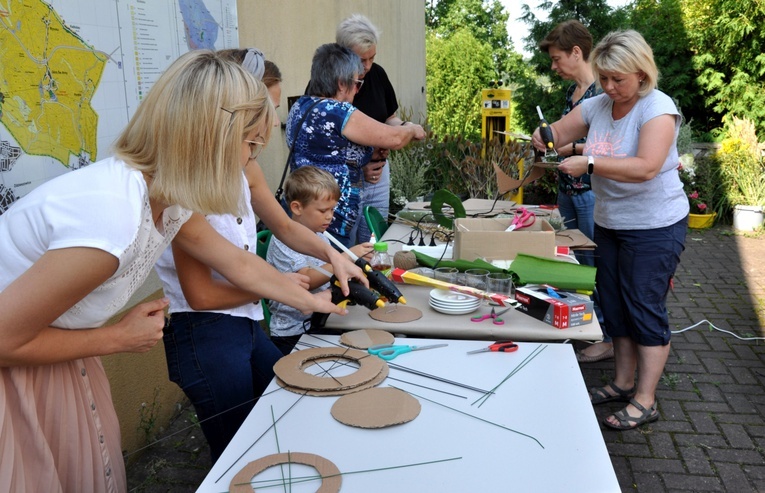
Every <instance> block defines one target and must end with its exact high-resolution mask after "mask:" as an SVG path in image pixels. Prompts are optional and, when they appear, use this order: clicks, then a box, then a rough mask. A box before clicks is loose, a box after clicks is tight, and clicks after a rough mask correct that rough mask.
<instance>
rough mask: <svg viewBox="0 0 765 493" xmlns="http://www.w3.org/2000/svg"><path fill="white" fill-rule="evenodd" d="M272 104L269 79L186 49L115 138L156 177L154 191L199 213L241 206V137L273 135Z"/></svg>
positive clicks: (235, 210)
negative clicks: (267, 83) (252, 133)
mask: <svg viewBox="0 0 765 493" xmlns="http://www.w3.org/2000/svg"><path fill="white" fill-rule="evenodd" d="M274 113H275V110H274V107H273V104H272V103H271V98H269V95H268V90H267V89H266V86H265V85H264V84H263V83H261V82H260V81H258V80H256V79H255V77H253V76H252V75H251V74H249V73H248V72H247V71H246V70H244V69H243V68H242V67H240V66H239V65H237V64H236V63H234V62H230V61H227V60H225V59H223V58H221V57H220V56H219V55H217V54H216V53H215V52H213V51H210V50H195V51H191V52H189V53H186V54H185V55H183V56H181V57H180V58H178V60H176V61H175V62H173V64H172V65H170V67H168V69H167V70H166V71H165V72H164V73H163V74H162V76H161V77H160V78H159V80H157V82H156V83H155V84H154V86H153V87H152V88H151V90H150V91H149V93H148V95H147V96H146V98H145V99H144V100H143V102H142V103H141V104H140V105H139V107H138V110H137V111H136V112H135V115H133V118H131V119H130V122H129V123H128V125H127V127H126V128H125V129H124V130H123V131H122V134H121V135H120V136H119V137H118V138H117V141H116V142H115V145H114V151H115V155H116V156H117V157H119V158H121V159H123V160H124V161H125V162H127V163H128V164H129V165H130V166H133V167H134V168H136V169H138V170H140V171H142V172H143V173H146V174H148V175H149V176H151V177H152V181H151V185H150V187H149V196H150V197H151V198H154V199H156V200H159V201H161V202H164V203H166V204H177V205H180V206H181V207H184V208H186V209H190V210H192V211H194V212H199V213H202V214H239V213H241V212H243V211H241V210H240V209H241V200H240V196H241V191H242V165H241V162H240V161H241V152H242V151H241V150H242V143H243V141H244V139H246V138H247V135H249V134H250V133H251V132H252V131H253V130H257V131H259V134H260V136H261V137H263V138H264V139H265V141H266V142H268V139H269V138H270V137H271V128H272V125H271V122H273V121H274Z"/></svg>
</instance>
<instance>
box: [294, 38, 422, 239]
mask: <svg viewBox="0 0 765 493" xmlns="http://www.w3.org/2000/svg"><path fill="white" fill-rule="evenodd" d="M363 73H364V66H363V65H362V63H361V59H360V58H359V57H358V55H356V54H355V53H354V52H353V51H351V50H350V49H348V48H345V47H342V46H340V45H338V44H336V43H329V44H325V45H322V46H320V47H319V48H318V49H317V50H316V53H315V54H314V57H313V62H312V63H311V82H310V83H309V84H308V90H307V94H306V95H305V96H302V97H301V98H300V99H298V100H297V101H296V102H295V104H294V105H293V106H292V108H291V109H290V113H289V116H288V117H287V145H288V146H292V145H293V142H294V154H293V158H294V159H293V161H292V163H291V165H290V166H291V169H292V170H295V169H297V168H300V167H301V166H308V165H310V166H316V167H319V168H322V169H324V170H326V171H328V172H329V173H331V174H332V176H334V177H335V179H336V180H337V183H338V185H339V186H340V200H339V201H338V204H337V207H336V208H335V215H334V218H333V220H332V224H331V225H330V227H329V229H328V231H329V232H330V233H331V234H332V236H334V237H335V238H337V239H338V240H340V241H341V242H343V243H344V244H345V245H347V246H350V245H351V244H352V240H351V238H350V232H351V228H353V225H354V223H355V222H356V220H357V218H358V215H359V203H360V199H361V194H362V193H363V187H364V173H363V169H362V168H363V167H364V166H365V165H367V164H368V163H369V161H370V159H371V158H372V150H373V147H381V148H383V149H401V148H402V147H404V146H406V145H407V144H408V143H409V142H411V141H412V140H413V139H414V140H422V139H424V138H425V131H424V130H423V128H422V127H421V126H420V125H417V124H414V123H411V122H405V123H404V124H402V125H400V126H398V127H393V126H390V125H385V124H384V123H380V122H378V121H376V120H374V119H372V118H370V117H368V116H367V115H365V114H364V113H362V112H361V111H359V110H357V109H356V108H355V107H354V106H353V104H352V102H353V98H354V96H355V95H356V93H357V92H358V90H359V89H360V88H361V85H362V84H363V80H361V79H359V76H360V75H361V74H363ZM306 113H308V116H307V117H306V118H305V121H304V122H303V124H302V127H301V128H298V126H299V125H300V123H301V122H302V121H303V117H304V116H305V115H306ZM373 179H374V177H373ZM377 179H379V176H378V177H377Z"/></svg>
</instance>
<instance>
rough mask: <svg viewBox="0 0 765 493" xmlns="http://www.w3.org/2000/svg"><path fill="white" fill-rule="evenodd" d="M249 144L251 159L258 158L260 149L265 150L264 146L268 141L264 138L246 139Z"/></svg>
mask: <svg viewBox="0 0 765 493" xmlns="http://www.w3.org/2000/svg"><path fill="white" fill-rule="evenodd" d="M245 142H247V144H249V146H250V159H251V160H253V159H257V157H258V155H260V151H262V150H263V148H264V147H265V146H266V141H265V140H263V139H259V140H245Z"/></svg>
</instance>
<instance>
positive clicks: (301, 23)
mask: <svg viewBox="0 0 765 493" xmlns="http://www.w3.org/2000/svg"><path fill="white" fill-rule="evenodd" d="M237 5H238V7H237V10H238V12H237V15H238V16H239V44H240V46H241V47H252V46H254V47H256V48H259V49H260V50H261V51H263V53H264V54H265V56H266V58H267V59H269V60H272V61H273V62H274V63H276V64H277V65H278V66H279V68H280V69H281V71H282V76H283V82H282V101H281V107H280V108H279V110H278V114H279V118H280V119H281V120H282V122H284V121H286V119H287V97H289V96H299V95H302V94H303V91H304V90H305V87H306V85H307V84H308V80H309V79H310V75H311V59H312V58H313V53H314V51H315V50H316V48H318V47H319V46H320V45H322V44H324V43H332V42H334V41H335V29H336V27H337V24H338V23H339V22H340V21H341V20H343V19H345V18H346V17H348V16H349V15H351V14H354V13H359V14H363V15H366V16H367V17H368V18H369V19H370V20H371V21H372V23H373V24H375V25H376V26H377V28H378V29H379V30H380V31H381V34H380V42H379V44H378V45H377V57H376V58H375V62H376V63H378V64H379V65H381V66H382V67H383V68H384V69H385V71H386V72H387V73H388V77H389V78H390V80H391V83H392V84H393V87H394V88H395V89H396V96H397V97H398V99H399V106H400V108H401V109H403V110H405V111H407V112H408V113H411V114H413V115H415V116H414V117H412V119H413V120H416V121H421V120H424V117H425V114H426V104H425V2H424V1H423V0H310V1H307V0H239V3H238V4H237ZM288 153H289V151H288V149H287V145H286V144H285V134H284V131H283V130H281V131H277V132H274V133H273V134H272V136H271V142H270V143H269V145H268V147H266V149H265V150H264V151H263V154H262V155H261V157H260V158H259V159H258V162H259V163H260V164H261V166H262V167H263V171H264V173H265V174H266V179H267V180H268V183H269V185H270V187H271V189H272V190H276V187H277V185H278V184H279V180H280V178H281V174H282V171H283V169H284V163H285V161H286V159H287V155H288Z"/></svg>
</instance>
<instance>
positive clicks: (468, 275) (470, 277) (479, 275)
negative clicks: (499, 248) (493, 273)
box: [465, 269, 489, 291]
mask: <svg viewBox="0 0 765 493" xmlns="http://www.w3.org/2000/svg"><path fill="white" fill-rule="evenodd" d="M488 278H489V271H488V270H486V269H468V270H466V271H465V284H467V285H468V286H469V287H471V288H475V289H480V290H481V291H486V282H487V280H488Z"/></svg>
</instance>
